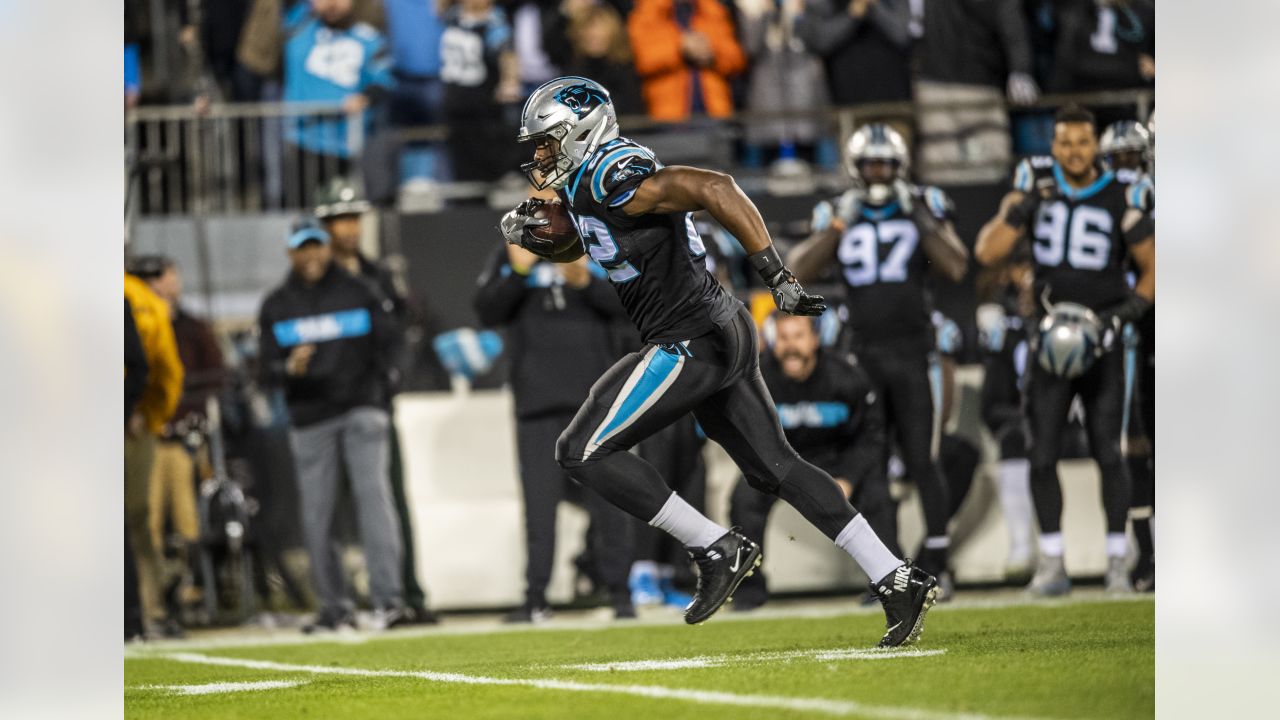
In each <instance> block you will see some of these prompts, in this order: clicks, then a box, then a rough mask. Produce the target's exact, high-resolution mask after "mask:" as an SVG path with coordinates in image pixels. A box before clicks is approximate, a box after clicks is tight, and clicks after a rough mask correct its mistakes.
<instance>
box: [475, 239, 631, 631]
mask: <svg viewBox="0 0 1280 720" xmlns="http://www.w3.org/2000/svg"><path fill="white" fill-rule="evenodd" d="M596 273H598V275H597V274H596ZM603 274H604V273H603V270H602V269H600V268H599V267H598V266H594V265H590V264H589V262H588V260H587V259H586V258H580V259H578V260H577V261H576V262H573V263H567V264H555V263H551V262H546V261H542V260H539V259H538V257H537V256H535V255H533V254H532V253H530V252H528V251H527V250H524V249H522V248H520V247H517V246H515V245H508V244H506V243H503V244H502V246H501V247H499V248H496V249H495V252H494V254H493V256H492V257H491V259H490V262H489V264H488V266H487V267H486V269H485V271H484V274H483V275H481V277H480V289H479V290H478V291H477V293H476V298H475V308H476V314H477V315H479V317H480V321H481V322H482V323H483V324H485V325H488V326H494V327H497V326H504V327H506V329H507V335H506V337H507V347H508V348H509V353H510V358H511V389H512V393H513V394H514V396H515V415H516V445H517V452H518V454H519V467H520V484H521V489H522V490H523V494H524V520H525V539H526V547H527V551H528V563H527V565H526V569H525V602H524V604H523V605H522V606H521V607H520V608H519V609H517V610H516V611H515V612H514V613H512V614H511V615H510V616H508V618H507V621H508V622H539V621H541V620H543V619H545V618H546V617H548V616H549V614H550V608H549V606H548V604H547V597H546V592H547V585H548V583H549V582H550V580H551V562H552V559H553V558H554V557H555V541H556V507H557V506H558V505H559V504H560V502H561V501H562V500H565V499H567V495H569V494H570V493H572V491H573V490H574V489H575V488H576V487H577V484H576V483H575V482H574V481H573V480H572V479H571V478H570V477H569V476H568V475H567V474H566V473H565V471H564V470H563V469H562V468H561V467H560V465H559V464H558V463H557V462H556V458H555V445H556V438H558V437H559V436H560V433H561V432H563V431H564V429H565V428H566V427H567V426H568V425H569V422H570V421H571V420H573V416H574V413H576V412H577V409H578V405H579V404H581V403H582V401H583V400H584V399H585V398H586V397H587V393H588V391H589V390H590V389H591V383H592V382H593V378H595V377H596V376H597V374H598V373H600V372H603V371H604V370H605V369H607V368H608V367H609V366H610V365H611V364H612V363H613V361H614V360H615V359H616V358H617V357H619V356H620V355H621V354H622V352H621V348H619V347H617V346H616V344H615V342H614V338H615V335H614V332H613V330H614V326H615V325H616V324H617V323H619V322H620V321H624V320H625V318H626V315H625V314H624V310H623V308H622V304H621V303H620V302H619V301H618V298H617V295H616V294H615V293H614V292H613V289H612V288H611V287H610V286H609V283H608V281H607V280H606V279H605V278H604V277H603ZM548 378H555V382H550V381H548ZM578 489H580V488H578ZM581 497H582V501H583V502H584V503H585V504H586V506H587V507H588V509H589V510H590V512H591V516H592V522H591V533H592V536H593V537H592V542H590V543H588V545H589V546H590V547H591V548H592V549H593V553H592V556H593V558H594V560H595V564H596V566H597V574H596V575H597V577H599V578H601V579H602V580H603V584H604V586H605V587H606V588H607V590H608V592H609V594H610V599H611V601H612V604H613V609H614V614H615V616H616V617H618V618H633V617H635V608H634V607H633V606H632V604H631V593H630V591H629V590H628V589H627V573H628V571H629V570H630V567H631V556H632V544H631V543H632V537H631V525H632V520H631V518H630V516H628V515H626V514H624V513H623V512H622V511H621V510H618V509H617V508H615V507H613V506H612V505H610V504H609V503H608V502H606V501H605V500H604V498H603V497H602V496H600V495H599V493H595V492H590V491H588V492H585V493H582V496H581Z"/></svg>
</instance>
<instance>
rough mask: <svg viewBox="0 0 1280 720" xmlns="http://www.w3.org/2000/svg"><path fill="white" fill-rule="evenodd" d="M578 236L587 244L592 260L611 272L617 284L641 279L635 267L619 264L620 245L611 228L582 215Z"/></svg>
mask: <svg viewBox="0 0 1280 720" xmlns="http://www.w3.org/2000/svg"><path fill="white" fill-rule="evenodd" d="M578 235H580V236H582V239H583V240H585V241H586V243H587V252H588V253H590V254H591V259H592V260H595V261H596V262H598V263H600V266H601V267H603V268H604V269H605V270H608V271H609V279H610V280H612V281H614V282H616V283H624V282H627V281H628V280H635V279H636V278H638V277H640V271H639V270H636V268H635V266H634V265H632V264H631V263H629V262H627V261H626V260H623V261H622V262H618V243H617V242H615V241H614V239H613V235H612V234H611V233H610V232H609V228H608V227H607V226H606V225H605V224H604V223H602V222H600V220H598V219H597V218H594V217H591V216H590V215H582V216H581V217H579V218H578Z"/></svg>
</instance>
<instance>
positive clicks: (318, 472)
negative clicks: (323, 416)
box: [289, 418, 355, 632]
mask: <svg viewBox="0 0 1280 720" xmlns="http://www.w3.org/2000/svg"><path fill="white" fill-rule="evenodd" d="M341 428H342V418H334V419H332V420H326V421H324V422H320V423H316V424H315V425H309V426H307V427H305V428H293V429H292V430H290V431H289V441H290V445H291V446H292V448H293V457H294V458H295V462H296V463H297V471H298V503H299V516H300V517H301V518H302V538H303V540H304V542H305V544H306V546H307V555H308V558H309V559H310V561H311V582H312V586H313V587H314V588H315V592H316V595H317V596H318V597H319V598H320V605H321V607H320V615H319V617H317V618H316V621H315V622H314V623H312V624H311V625H308V626H305V627H304V628H303V632H314V631H317V630H334V629H337V628H338V627H340V626H341V625H344V624H351V622H352V618H351V613H352V611H353V610H354V609H355V608H354V605H353V604H352V603H351V600H350V592H349V591H348V588H347V577H346V573H345V572H343V568H342V559H341V553H340V548H339V546H338V543H337V541H336V540H335V539H334V537H333V515H334V509H335V508H336V507H337V504H338V494H339V491H340V489H341V482H340V481H341V475H342V473H341V458H340V454H339V446H340V441H341Z"/></svg>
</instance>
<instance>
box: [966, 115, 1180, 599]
mask: <svg viewBox="0 0 1280 720" xmlns="http://www.w3.org/2000/svg"><path fill="white" fill-rule="evenodd" d="M1097 155H1098V141H1097V136H1096V135H1095V130H1094V122H1093V116H1092V115H1091V114H1090V113H1089V112H1087V111H1085V110H1081V109H1079V108H1064V109H1063V110H1061V111H1059V113H1058V115H1057V117H1056V118H1055V122H1054V135H1053V157H1052V158H1032V159H1029V160H1026V161H1023V163H1022V164H1021V165H1019V166H1018V168H1017V171H1016V172H1015V176H1014V190H1013V191H1012V192H1010V193H1009V194H1008V195H1006V196H1005V198H1004V200H1003V201H1002V203H1001V206H1000V211H999V213H998V214H997V215H996V217H994V218H992V219H991V220H990V221H989V222H987V224H986V225H984V226H983V228H982V231H981V232H980V233H979V235H978V243H977V248H976V254H977V257H978V260H979V261H980V262H982V263H983V264H986V265H991V264H994V263H997V262H999V261H1001V260H1002V259H1003V258H1005V257H1006V256H1008V255H1009V254H1010V253H1011V252H1012V251H1013V250H1014V246H1015V245H1016V244H1017V243H1018V241H1019V240H1020V239H1021V238H1022V237H1023V236H1024V234H1026V235H1028V236H1029V239H1030V241H1031V256H1032V262H1033V266H1034V268H1035V282H1034V288H1035V296H1036V297H1037V298H1040V299H1042V302H1043V304H1045V305H1050V304H1054V303H1060V302H1069V303H1077V304H1079V305H1083V306H1085V307H1087V308H1089V309H1090V310H1092V311H1093V313H1096V315H1097V317H1098V318H1100V323H1099V324H1100V325H1101V328H1100V335H1102V336H1103V347H1104V349H1105V350H1104V352H1102V354H1101V356H1100V357H1098V358H1097V360H1096V362H1093V364H1092V365H1091V366H1090V367H1089V369H1088V370H1087V371H1086V372H1085V373H1084V374H1083V375H1081V376H1079V377H1076V378H1074V379H1068V378H1065V377H1059V376H1057V375H1054V374H1052V373H1050V372H1049V371H1048V370H1047V369H1045V367H1043V366H1042V364H1040V363H1031V377H1030V381H1029V387H1028V404H1029V410H1028V412H1029V419H1030V424H1031V443H1032V444H1031V490H1032V497H1033V499H1034V501H1035V505H1036V515H1037V517H1038V518H1039V521H1040V532H1041V536H1040V553H1041V558H1040V564H1039V566H1038V567H1037V570H1036V575H1035V577H1034V578H1032V581H1031V585H1030V586H1029V587H1028V589H1029V590H1031V591H1032V592H1034V593H1040V594H1060V593H1061V592H1065V590H1066V589H1067V588H1069V587H1070V585H1069V583H1067V582H1064V581H1065V580H1066V572H1065V569H1064V567H1063V564H1062V555H1063V546H1062V533H1061V517H1062V488H1061V486H1060V485H1059V484H1058V470H1057V463H1058V459H1059V457H1060V452H1059V451H1060V440H1061V437H1062V426H1063V423H1064V422H1065V421H1066V417H1067V412H1068V408H1069V407H1070V405H1071V401H1072V398H1073V397H1075V396H1076V395H1079V396H1080V397H1081V399H1082V400H1083V402H1084V408H1085V421H1086V425H1087V428H1088V431H1089V444H1090V447H1091V451H1092V454H1093V457H1094V459H1095V460H1096V461H1097V463H1098V469H1099V471H1100V472H1101V475H1102V496H1103V497H1102V501H1103V507H1104V509H1105V511H1106V516H1107V555H1108V558H1109V564H1108V571H1107V588H1108V590H1110V591H1114V592H1124V591H1128V590H1129V589H1130V582H1129V578H1128V575H1127V572H1126V568H1125V567H1124V565H1125V552H1126V550H1127V547H1126V544H1127V543H1126V539H1125V520H1126V516H1127V514H1128V510H1129V498H1130V492H1131V488H1130V478H1129V473H1128V471H1127V469H1126V468H1125V464H1124V460H1123V457H1122V456H1121V452H1120V448H1121V437H1122V436H1123V422H1124V414H1125V413H1124V411H1125V405H1126V402H1127V398H1126V397H1125V394H1126V383H1125V373H1124V367H1123V357H1122V355H1123V353H1122V352H1121V350H1120V345H1121V343H1120V342H1119V337H1118V335H1119V331H1120V328H1121V327H1122V325H1123V324H1124V323H1127V322H1132V321H1134V320H1136V319H1138V318H1140V317H1142V315H1143V314H1144V313H1146V312H1147V311H1148V310H1149V309H1150V308H1151V306H1152V304H1153V302H1154V300H1155V230H1154V223H1153V222H1152V219H1151V215H1150V213H1149V212H1148V211H1147V208H1146V207H1143V206H1142V205H1141V203H1140V200H1141V197H1142V194H1141V193H1137V192H1134V191H1133V190H1134V188H1135V186H1132V185H1123V184H1121V183H1119V182H1117V181H1116V179H1115V174H1114V173H1113V172H1112V171H1111V170H1110V169H1108V168H1105V167H1103V166H1101V165H1100V164H1099V163H1098V162H1097V159H1098V158H1097ZM1127 261H1132V263H1133V266H1134V267H1135V268H1136V270H1137V273H1138V277H1137V282H1136V286H1135V287H1134V288H1133V289H1131V288H1130V286H1129V284H1128V282H1127V281H1126V279H1125V271H1126V262H1127Z"/></svg>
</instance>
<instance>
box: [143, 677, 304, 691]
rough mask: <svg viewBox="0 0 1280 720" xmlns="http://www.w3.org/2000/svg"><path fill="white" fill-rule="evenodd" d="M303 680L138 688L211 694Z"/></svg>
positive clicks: (276, 687)
mask: <svg viewBox="0 0 1280 720" xmlns="http://www.w3.org/2000/svg"><path fill="white" fill-rule="evenodd" d="M305 684H306V682H305V681H303V680H263V681H261V682H219V683H205V684H203V685H142V686H140V687H139V688H138V689H139V690H167V691H168V692H171V693H173V694H175V695H212V694H214V693H232V692H252V691H254V690H283V689H285V688H291V687H297V686H299V685H305Z"/></svg>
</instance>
